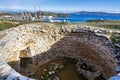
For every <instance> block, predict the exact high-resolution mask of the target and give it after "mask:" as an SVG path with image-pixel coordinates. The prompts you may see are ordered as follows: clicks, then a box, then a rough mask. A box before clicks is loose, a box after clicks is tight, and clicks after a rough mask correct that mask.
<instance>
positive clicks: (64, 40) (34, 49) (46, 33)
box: [0, 23, 116, 79]
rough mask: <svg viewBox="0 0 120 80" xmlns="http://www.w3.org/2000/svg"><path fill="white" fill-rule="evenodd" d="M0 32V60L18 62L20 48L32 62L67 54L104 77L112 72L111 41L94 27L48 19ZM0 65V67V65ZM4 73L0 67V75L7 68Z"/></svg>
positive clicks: (114, 65) (113, 72)
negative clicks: (51, 21)
mask: <svg viewBox="0 0 120 80" xmlns="http://www.w3.org/2000/svg"><path fill="white" fill-rule="evenodd" d="M3 33H4V34H6V35H5V36H3V37H1V39H0V57H1V62H2V61H5V62H7V63H9V62H14V61H18V62H19V61H20V55H21V54H20V52H21V51H24V50H26V49H27V54H26V55H27V56H29V57H32V58H33V60H34V61H33V62H34V63H35V64H38V63H40V61H45V60H50V59H52V58H57V57H70V58H75V59H77V60H78V61H79V62H80V61H84V62H85V63H86V64H87V65H91V66H94V67H93V69H95V70H96V71H95V72H97V71H100V72H101V73H102V74H103V75H104V77H105V78H106V79H107V78H109V77H110V76H112V75H114V74H115V67H116V63H115V61H114V58H113V56H112V54H113V53H114V51H113V48H112V45H111V43H110V42H109V41H108V39H107V38H106V37H104V36H101V35H97V34H96V33H95V32H94V31H91V30H88V29H83V28H81V27H80V26H79V27H77V26H75V27H69V26H68V27H61V28H58V27H55V26H54V25H52V24H49V23H45V24H44V23H41V24H39V23H38V24H37V23H36V24H26V25H21V26H18V27H17V28H11V29H9V30H5V31H3V32H1V33H0V35H3ZM26 55H25V56H24V55H22V57H26ZM79 62H78V67H79V66H80V65H79ZM7 63H6V65H7ZM17 64H18V65H19V63H17ZM1 66H2V64H1V65H0V69H3V68H1ZM6 67H10V66H9V65H7V66H6ZM10 69H11V68H10ZM78 69H79V68H78ZM78 71H81V70H78ZM84 72H85V73H86V71H84ZM4 73H5V72H4ZM4 73H3V72H1V71H0V77H7V76H8V75H9V72H8V73H6V75H4ZM86 74H87V73H86ZM86 76H88V75H86ZM88 77H90V76H88Z"/></svg>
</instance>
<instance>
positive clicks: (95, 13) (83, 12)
mask: <svg viewBox="0 0 120 80" xmlns="http://www.w3.org/2000/svg"><path fill="white" fill-rule="evenodd" d="M71 14H93V15H120V13H108V12H88V11H79V12H75V13H71Z"/></svg>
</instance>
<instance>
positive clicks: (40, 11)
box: [39, 6, 42, 18]
mask: <svg viewBox="0 0 120 80" xmlns="http://www.w3.org/2000/svg"><path fill="white" fill-rule="evenodd" d="M41 13H42V10H41V7H40V6H39V14H40V15H39V16H40V18H41Z"/></svg>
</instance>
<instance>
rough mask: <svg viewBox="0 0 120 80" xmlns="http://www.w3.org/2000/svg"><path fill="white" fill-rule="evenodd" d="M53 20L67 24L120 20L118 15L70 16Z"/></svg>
mask: <svg viewBox="0 0 120 80" xmlns="http://www.w3.org/2000/svg"><path fill="white" fill-rule="evenodd" d="M55 20H61V21H64V20H67V21H69V22H85V21H87V20H120V15H99V14H70V16H69V17H59V18H55Z"/></svg>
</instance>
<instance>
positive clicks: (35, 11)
mask: <svg viewBox="0 0 120 80" xmlns="http://www.w3.org/2000/svg"><path fill="white" fill-rule="evenodd" d="M34 12H35V18H37V11H36V6H35V5H34Z"/></svg>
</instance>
